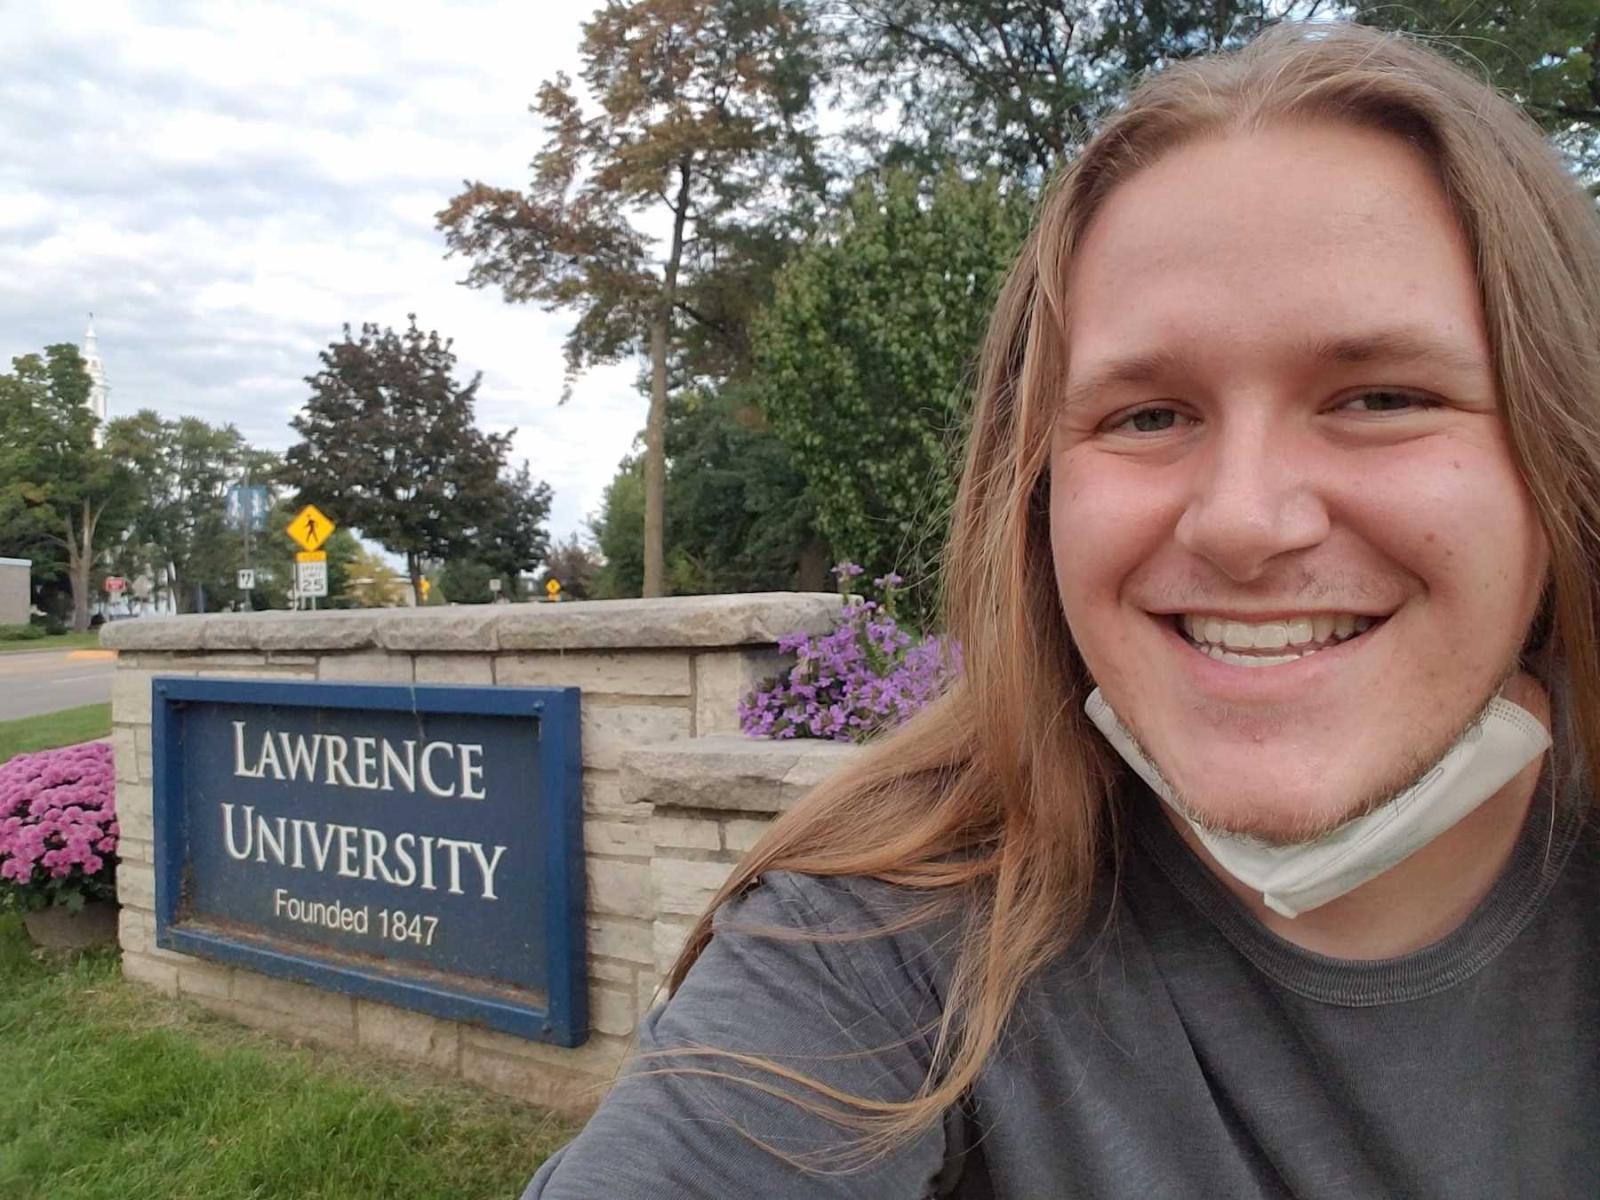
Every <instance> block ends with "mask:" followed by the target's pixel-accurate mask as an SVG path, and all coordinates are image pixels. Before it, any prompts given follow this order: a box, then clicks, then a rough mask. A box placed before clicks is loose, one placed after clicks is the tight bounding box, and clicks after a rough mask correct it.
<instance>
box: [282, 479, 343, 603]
mask: <svg viewBox="0 0 1600 1200" xmlns="http://www.w3.org/2000/svg"><path fill="white" fill-rule="evenodd" d="M337 528H339V527H338V526H337V525H335V524H334V523H333V522H332V521H331V520H329V519H328V516H327V514H326V513H324V512H323V511H322V510H321V509H320V508H318V507H317V506H316V505H315V504H308V505H306V506H305V507H304V508H302V509H301V510H300V511H299V512H297V513H295V515H294V520H292V521H290V522H289V524H288V527H287V529H286V530H285V532H286V533H288V535H289V536H290V537H292V538H293V539H294V540H295V541H296V542H298V543H299V545H300V549H301V550H302V551H303V552H304V553H301V554H296V555H295V556H294V564H295V565H294V577H295V590H296V592H297V593H298V594H299V595H300V596H310V597H311V607H312V608H313V609H314V608H316V607H317V597H318V596H326V595H327V594H328V556H327V554H326V553H325V552H324V551H323V550H322V543H323V542H325V541H327V540H328V539H329V538H330V537H332V536H333V531H334V530H335V529H337ZM295 603H296V604H298V603H299V600H298V599H297V600H296V601H295Z"/></svg>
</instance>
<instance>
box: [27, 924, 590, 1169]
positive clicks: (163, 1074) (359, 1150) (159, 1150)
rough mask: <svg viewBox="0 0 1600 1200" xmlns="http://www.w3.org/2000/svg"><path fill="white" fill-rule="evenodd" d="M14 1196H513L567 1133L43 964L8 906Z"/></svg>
mask: <svg viewBox="0 0 1600 1200" xmlns="http://www.w3.org/2000/svg"><path fill="white" fill-rule="evenodd" d="M0 1078H4V1079H5V1080H6V1086H5V1088H4V1089H0V1196H4V1197H6V1200H46V1198H48V1200H128V1198H129V1197H152V1198H157V1197H158V1198H160V1200H234V1198H238V1200H290V1198H291V1197H292V1198H294V1200H361V1198H365V1197H383V1198H384V1200H425V1198H426V1200H433V1198H438V1200H445V1198H447V1197H448V1198H449V1200H476V1198H482V1200H514V1198H515V1197H516V1196H517V1195H518V1194H519V1192H520V1190H521V1188H522V1186H523V1185H524V1184H525V1183H526V1182H527V1179H528V1177H529V1176H530V1175H531V1174H532V1173H533V1170H534V1168H535V1167H536V1166H537V1165H538V1164H539V1163H540V1162H542V1161H543V1160H544V1158H545V1157H546V1156H547V1155H548V1154H549V1153H550V1152H551V1151H552V1150H553V1149H554V1148H555V1147H557V1146H559V1145H560V1144H561V1143H562V1142H563V1141H565V1140H566V1138H567V1137H569V1136H570V1135H571V1132H572V1130H571V1129H569V1128H566V1127H564V1126H562V1125H561V1124H559V1123H558V1122H557V1121H556V1120H555V1119H554V1118H552V1117H550V1116H548V1115H547V1114H544V1113H542V1112H540V1111H538V1110H535V1109H532V1108H528V1107H525V1106H522V1105H518V1104H516V1103H514V1102H513V1101H510V1100H505V1099H501V1098H498V1097H491V1096H488V1095H484V1094H480V1093H478V1092H474V1091H471V1090H468V1089H465V1088H462V1087H459V1086H457V1085H453V1084H447V1083H444V1082H441V1081H435V1080H432V1079H431V1078H429V1077H427V1076H424V1075H421V1074H413V1073H411V1072H408V1071H404V1070H402V1069H400V1068H395V1067H389V1066H386V1065H383V1064H377V1063H369V1062H366V1061H358V1060H355V1059H353V1058H350V1057H347V1056H343V1055H335V1054H332V1053H330V1052H326V1051H324V1052H320V1053H318V1052H313V1051H309V1050H297V1049H292V1048H290V1047H287V1046H283V1045H280V1044H278V1043H275V1042H272V1041H270V1040H268V1039H266V1038H264V1037H261V1036H259V1035H256V1034H254V1033H251V1032H250V1031H248V1030H244V1029H241V1028H240V1027H238V1026H236V1025H234V1024H232V1023H231V1022H227V1021H223V1020H221V1019H220V1018H214V1017H211V1016H209V1015H207V1014H205V1013H204V1012H203V1011H202V1010H200V1009H199V1008H197V1007H196V1006H194V1005H192V1004H190V1003H187V1002H184V1001H179V1000H172V999H167V998H165V997H162V996H159V995H156V994H154V993H151V992H148V991H146V990H144V989H140V988H135V987H132V986H130V985H127V984H124V983H123V982H122V980H121V978H120V977H119V975H118V972H117V961H116V957H115V955H114V954H112V953H110V952H102V953H98V954H91V955H86V956H82V957H79V958H77V959H72V960H56V961H53V962H48V963H44V962H40V961H39V960H37V959H36V958H35V957H34V954H33V952H32V950H31V947H30V946H29V944H28V942H27V939H26V937H25V935H24V933H23V931H22V928H21V923H20V921H19V920H18V919H17V918H16V917H15V916H11V915H0Z"/></svg>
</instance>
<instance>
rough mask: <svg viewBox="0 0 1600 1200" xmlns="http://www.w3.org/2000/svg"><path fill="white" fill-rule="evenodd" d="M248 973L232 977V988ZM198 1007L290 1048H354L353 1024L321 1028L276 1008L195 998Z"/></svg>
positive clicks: (351, 1022) (322, 1026) (317, 1023)
mask: <svg viewBox="0 0 1600 1200" xmlns="http://www.w3.org/2000/svg"><path fill="white" fill-rule="evenodd" d="M247 974H248V972H245V971H241V972H239V974H238V975H237V976H236V977H235V980H234V982H235V988H237V986H238V982H239V980H242V979H243V978H244V977H245V976H246V975H247ZM195 999H196V1000H198V1001H199V1002H200V1003H201V1004H203V1005H204V1006H205V1007H206V1008H208V1009H210V1010H211V1011H212V1012H214V1013H219V1014H221V1015H222V1016H224V1017H227V1018H229V1019H230V1020H233V1021H237V1022H238V1023H239V1024H241V1025H248V1026H250V1028H252V1029H259V1030H261V1031H262V1032H263V1033H270V1034H273V1035H275V1036H277V1037H280V1038H283V1039H284V1040H285V1041H287V1042H289V1043H290V1044H291V1045H301V1044H303V1043H310V1044H313V1045H318V1046H330V1047H332V1048H334V1049H336V1050H351V1049H354V1048H355V1044H356V1035H355V1023H354V1021H353V1020H352V1021H346V1022H340V1023H337V1024H333V1025H325V1024H322V1023H321V1022H319V1021H313V1020H309V1019H307V1018H306V1017H305V1016H304V1015H302V1014H298V1013H285V1012H278V1011H277V1010H276V1009H270V1008H258V1007H256V1006H255V1005H253V1004H247V1003H241V1002H240V1001H238V1000H215V999H212V998H211V997H209V996H196V997H195Z"/></svg>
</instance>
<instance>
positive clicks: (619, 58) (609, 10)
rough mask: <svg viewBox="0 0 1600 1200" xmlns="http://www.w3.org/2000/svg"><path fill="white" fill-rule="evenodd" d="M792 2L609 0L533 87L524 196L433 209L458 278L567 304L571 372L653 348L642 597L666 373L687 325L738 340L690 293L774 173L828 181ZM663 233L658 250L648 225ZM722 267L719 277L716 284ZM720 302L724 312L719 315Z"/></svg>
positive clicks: (659, 523) (729, 279)
mask: <svg viewBox="0 0 1600 1200" xmlns="http://www.w3.org/2000/svg"><path fill="white" fill-rule="evenodd" d="M805 16H806V8H805V6H804V4H803V3H801V2H800V0H702V2H695V3H689V2H686V0H631V2H626V3H625V2H623V0H610V2H608V3H606V4H605V5H604V6H603V7H601V8H600V9H599V10H598V11H597V12H596V13H595V14H594V16H593V17H592V18H591V19H590V20H589V21H588V22H587V23H586V24H585V25H584V27H583V28H584V37H583V44H582V47H581V50H580V52H581V54H582V56H583V59H584V67H583V71H582V76H583V80H584V82H585V83H586V84H587V85H588V89H589V91H590V93H591V94H592V95H593V96H594V98H595V100H596V101H597V103H598V105H599V111H598V112H597V113H596V114H595V115H593V116H588V115H585V113H584V111H583V108H582V106H581V104H580V103H579V101H578V98H577V96H576V94H575V93H574V91H573V87H572V82H571V80H570V79H568V78H567V77H566V76H565V75H558V76H557V77H556V79H555V80H554V81H553V82H548V83H546V84H544V85H543V86H542V87H541V88H540V89H539V95H538V103H537V105H536V111H537V112H538V113H539V114H540V115H541V116H542V117H543V118H544V120H545V123H546V128H547V130H548V134H549V137H548V140H547V141H546V143H545V145H544V146H543V147H542V148H541V149H540V151H539V152H538V154H537V155H536V156H535V158H534V161H533V181H532V183H531V184H530V186H529V187H528V190H527V191H526V192H519V191H515V190H510V189H506V188H495V187H489V186H487V185H485V184H483V183H471V182H469V183H467V185H466V187H465V190H464V191H462V192H461V193H460V194H459V195H457V196H456V197H455V198H454V199H453V200H451V202H450V204H449V206H448V207H446V208H445V209H444V210H442V211H441V212H440V213H439V214H438V221H439V227H440V228H441V229H442V230H443V231H444V233H445V236H446V240H447V242H448V244H449V247H450V252H451V253H452V254H462V255H465V256H466V257H468V258H470V259H471V260H472V262H473V266H472V269H471V270H470V272H469V273H468V276H467V279H466V282H467V283H468V284H469V285H471V286H475V287H488V286H494V287H499V288H500V289H501V290H502V292H503V293H504V295H505V297H506V299H507V300H510V301H536V302H538V303H540V304H542V305H544V306H545V307H546V308H547V309H558V308H573V309H576V310H577V313H578V317H577V321H576V323H575V324H574V326H573V328H572V331H571V333H570V334H569V335H568V338H567V346H566V348H567V365H568V368H569V376H570V374H572V373H576V372H578V371H580V370H582V369H583V368H584V367H586V366H588V365H590V364H593V363H602V362H612V361H617V360H619V359H621V358H623V357H626V356H629V355H632V354H636V353H639V352H640V351H644V350H647V351H648V354H649V359H650V409H649V418H648V421H647V423H646V426H645V451H644V460H643V481H642V486H643V500H644V538H643V577H642V580H641V589H642V591H643V593H644V594H645V595H650V596H655V595H661V594H662V593H663V590H664V588H665V585H666V576H665V531H666V525H665V521H666V518H665V500H666V490H665V489H666V447H665V439H666V418H667V395H668V390H669V369H670V364H671V361H672V359H673V357H674V354H675V352H679V351H682V350H683V349H684V348H685V344H684V342H683V340H682V338H681V337H680V327H681V326H680V318H688V319H689V320H690V321H691V322H697V323H699V324H700V325H702V326H704V327H705V328H707V329H709V330H711V331H712V332H713V333H714V334H715V335H716V336H715V338H714V339H713V340H720V341H722V342H726V341H728V339H730V338H732V339H733V340H734V342H735V343H736V340H737V335H736V334H734V333H731V332H730V331H729V329H728V328H727V323H726V322H722V321H719V318H718V316H717V315H716V314H715V313H711V312H708V311H707V310H706V309H704V308H701V307H697V305H696V304H695V303H693V302H692V301H693V300H695V299H700V300H702V301H703V300H705V299H706V298H707V297H709V296H710V294H711V289H709V288H705V287H699V286H698V285H699V284H701V283H702V282H704V281H703V280H702V279H701V278H700V277H701V276H706V275H709V274H711V273H714V272H715V271H716V263H717V260H718V256H719V252H721V251H723V250H725V249H727V248H728V243H729V241H730V239H731V238H734V237H736V235H737V231H738V230H739V229H740V227H741V225H748V224H749V222H746V221H742V220H741V218H742V217H743V216H747V215H748V214H750V213H751V212H754V211H759V210H760V208H761V206H762V205H763V204H765V203H770V201H771V196H772V193H773V189H774V181H775V180H779V179H790V180H795V181H807V182H808V183H809V184H810V186H812V187H813V188H814V187H815V186H817V183H818V180H819V179H820V178H821V175H820V172H819V171H818V169H817V167H816V164H815V154H814V138H813V135H812V132H811V129H810V115H811V110H812V88H813V84H814V82H815V80H816V78H817V75H818V71H819V66H818V62H817V57H816V52H815V47H814V40H813V34H812V31H811V27H810V25H809V24H808V22H807V21H806V20H805ZM658 221H660V222H663V223H665V225H666V226H667V228H668V231H669V232H668V234H667V238H666V247H665V250H664V252H663V253H661V254H659V256H658V255H656V254H654V253H652V248H651V241H652V239H651V237H650V236H649V235H648V234H647V233H646V232H645V230H646V229H647V228H652V227H654V224H655V223H656V222H658ZM733 278H734V277H733V276H732V275H729V274H723V275H722V276H721V279H722V281H723V283H724V285H727V286H732V283H733ZM725 311H726V310H725Z"/></svg>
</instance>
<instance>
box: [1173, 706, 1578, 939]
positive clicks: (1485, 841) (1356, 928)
mask: <svg viewBox="0 0 1600 1200" xmlns="http://www.w3.org/2000/svg"><path fill="white" fill-rule="evenodd" d="M1504 695H1505V696H1506V698H1507V699H1509V700H1511V701H1512V702H1513V703H1516V704H1518V705H1520V706H1521V707H1523V708H1525V709H1527V710H1528V711H1529V712H1531V713H1533V714H1534V716H1536V717H1538V719H1539V720H1540V721H1541V722H1542V723H1543V724H1544V725H1545V727H1546V728H1549V726H1550V700H1549V697H1548V696H1547V695H1546V694H1545V692H1544V690H1543V689H1542V688H1541V687H1539V685H1538V684H1537V683H1535V682H1534V681H1533V680H1532V678H1531V677H1529V676H1527V675H1519V676H1518V677H1516V678H1515V679H1514V680H1512V681H1511V683H1509V684H1508V685H1507V687H1506V689H1505V691H1504ZM1545 757H1546V756H1545V755H1540V756H1539V757H1538V758H1536V759H1534V761H1533V762H1531V763H1529V764H1528V765H1527V766H1526V767H1524V768H1523V769H1522V770H1521V771H1520V772H1518V773H1517V775H1516V776H1514V777H1513V778H1512V780H1511V781H1510V782H1509V783H1507V784H1506V785H1505V786H1504V787H1502V788H1501V789H1500V790H1499V791H1498V792H1496V793H1495V794H1494V795H1492V796H1490V797H1489V799H1487V800H1485V801H1484V802H1483V803H1482V804H1481V805H1479V806H1478V807H1477V808H1475V809H1474V810H1473V811H1472V812H1471V813H1469V814H1468V815H1467V816H1466V817H1464V818H1463V819H1462V820H1460V821H1458V822H1457V823H1456V824H1455V825H1453V826H1451V827H1450V828H1449V829H1447V830H1445V831H1444V832H1443V833H1441V834H1440V835H1439V836H1438V837H1436V838H1435V839H1434V840H1433V841H1431V842H1429V843H1428V844H1427V845H1426V846H1424V847H1422V848H1421V849H1420V850H1418V851H1417V852H1416V853H1414V854H1412V855H1410V856H1409V857H1408V858H1406V859H1404V860H1402V861H1401V862H1399V863H1397V864H1396V865H1395V866H1393V867H1391V868H1389V870H1387V871H1385V872H1384V873H1383V874H1382V875H1379V876H1378V877H1377V878H1375V879H1372V880H1369V881H1368V882H1366V883H1364V884H1362V885H1361V886H1360V887H1358V888H1355V889H1353V890H1352V891H1349V892H1347V893H1345V894H1344V895H1343V896H1340V897H1338V898H1337V899H1334V900H1330V901H1329V902H1328V903H1326V904H1324V905H1322V906H1320V907H1318V908H1314V909H1312V910H1311V911H1309V912H1304V913H1301V914H1300V915H1299V916H1298V917H1285V916H1283V915H1282V914H1280V913H1276V912H1273V911H1272V910H1271V909H1269V908H1268V907H1267V906H1266V905H1265V904H1264V903H1263V902H1262V899H1261V893H1260V892H1255V891H1251V890H1250V888H1249V887H1248V886H1246V885H1245V884H1243V883H1241V882H1240V881H1239V880H1237V879H1235V878H1234V877H1233V876H1232V875H1230V874H1229V873H1228V872H1227V871H1225V870H1224V869H1223V868H1222V867H1221V866H1220V865H1219V864H1218V862H1217V860H1216V859H1215V858H1213V857H1212V855H1211V853H1210V852H1209V851H1208V850H1206V848H1205V846H1204V845H1203V844H1202V843H1201V842H1200V839H1199V838H1198V837H1197V836H1196V835H1195V833H1194V831H1193V830H1192V829H1190V828H1189V824H1188V822H1186V821H1184V820H1182V819H1181V818H1179V817H1177V816H1176V814H1174V813H1172V811H1171V810H1170V809H1169V808H1167V806H1166V805H1162V809H1163V810H1164V811H1166V812H1167V815H1168V817H1169V819H1171V820H1172V822H1173V825H1174V827H1175V828H1176V829H1177V830H1178V833H1179V834H1180V835H1181V836H1182V837H1183V839H1184V841H1185V842H1187V843H1188V845H1189V848H1190V849H1191V850H1193V851H1194V853H1195V854H1196V855H1197V856H1198V857H1199V859H1200V861H1201V862H1203V863H1205V865H1206V866H1207V867H1209V868H1210V870H1211V872H1212V874H1214V875H1215V876H1216V877H1217V878H1218V879H1219V880H1221V882H1222V884H1223V886H1225V887H1226V888H1227V889H1228V890H1229V891H1231V892H1232V893H1233V894H1234V895H1235V896H1237V897H1238V898H1239V899H1240V901H1242V902H1243V903H1244V905H1245V906H1246V907H1247V908H1249V910H1250V911H1251V912H1252V913H1253V914H1255V917H1256V919H1257V920H1258V921H1260V922H1261V923H1262V924H1263V925H1264V926H1266V927H1267V928H1268V929H1270V930H1271V931H1272V932H1273V933H1275V934H1277V935H1278V936H1279V937H1281V938H1283V939H1284V940H1285V941H1288V942H1292V943H1293V944H1294V945H1296V946H1299V947H1301V948H1302V949H1304V950H1311V951H1314V952H1316V953H1318V954H1325V955H1327V956H1329V957H1330V958H1344V959H1381V958H1394V957H1397V956H1399V955H1402V954H1409V953H1411V952H1412V951H1415V950H1420V949H1422V948H1423V947H1424V946H1430V945H1432V944H1433V943H1434V942H1437V941H1438V940H1439V939H1440V938H1442V937H1445V936H1446V935H1448V934H1450V933H1452V932H1454V931H1455V930H1456V929H1457V928H1459V927H1460V926H1461V924H1462V923H1463V922H1465V921H1466V919H1467V917H1468V916H1470V915H1471V913H1472V911H1473V909H1475V908H1476V907H1477V906H1478V904H1479V903H1480V902H1481V901H1482V900H1483V898H1484V897H1485V896H1486V895H1488V894H1489V890H1490V889H1491V888H1492V887H1494V885H1495V882H1496V881H1497V880H1498V879H1499V878H1500V876H1501V874H1502V873H1503V872H1504V871H1505V868H1506V864H1507V862H1508V861H1510V858H1511V852H1512V850H1513V848H1514V847H1515V846H1516V843H1517V837H1518V835H1519V834H1520V833H1521V832H1522V826H1523V823H1524V822H1525V821H1526V820H1527V816H1528V808H1529V806H1530V804H1531V803H1532V801H1533V797H1534V793H1535V792H1536V791H1537V789H1538V784H1539V773H1540V771H1541V770H1542V768H1543V766H1544V760H1545Z"/></svg>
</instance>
